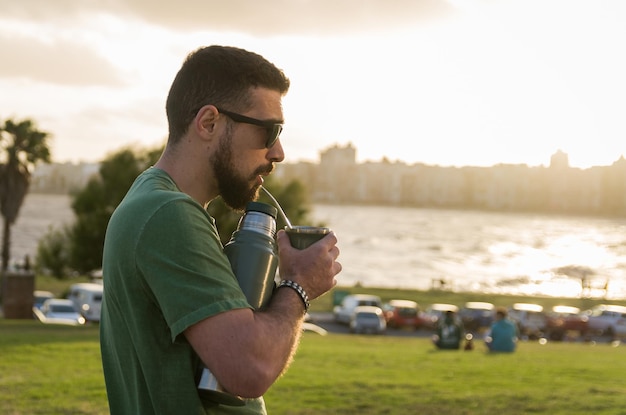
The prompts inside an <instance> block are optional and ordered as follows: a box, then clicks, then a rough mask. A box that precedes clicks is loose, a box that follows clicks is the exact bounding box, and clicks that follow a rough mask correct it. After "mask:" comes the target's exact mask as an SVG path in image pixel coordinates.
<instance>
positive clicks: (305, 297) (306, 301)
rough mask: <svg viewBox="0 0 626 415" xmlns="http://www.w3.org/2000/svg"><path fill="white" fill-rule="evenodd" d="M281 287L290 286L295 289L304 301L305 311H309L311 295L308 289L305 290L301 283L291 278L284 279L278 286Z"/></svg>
mask: <svg viewBox="0 0 626 415" xmlns="http://www.w3.org/2000/svg"><path fill="white" fill-rule="evenodd" d="M280 287H289V288H291V289H293V290H295V292H297V293H298V295H299V296H300V299H301V300H302V302H303V303H304V312H305V313H306V312H307V311H309V307H310V306H311V303H309V296H308V295H306V291H304V288H302V286H301V285H300V284H298V283H297V282H294V281H291V280H282V281H281V282H280V284H278V288H280Z"/></svg>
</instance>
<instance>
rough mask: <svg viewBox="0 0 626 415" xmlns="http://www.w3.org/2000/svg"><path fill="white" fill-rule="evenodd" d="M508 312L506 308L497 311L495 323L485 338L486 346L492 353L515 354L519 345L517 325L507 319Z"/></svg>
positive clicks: (499, 308)
mask: <svg viewBox="0 0 626 415" xmlns="http://www.w3.org/2000/svg"><path fill="white" fill-rule="evenodd" d="M507 314H508V313H507V311H506V308H504V307H498V308H497V309H496V316H495V322H494V323H493V324H492V325H491V330H490V332H489V334H487V337H485V344H486V345H487V348H488V349H489V351H490V352H509V353H510V352H513V351H515V346H516V345H517V339H518V337H519V333H518V330H517V325H516V324H515V323H514V322H513V321H511V320H510V319H508V318H507Z"/></svg>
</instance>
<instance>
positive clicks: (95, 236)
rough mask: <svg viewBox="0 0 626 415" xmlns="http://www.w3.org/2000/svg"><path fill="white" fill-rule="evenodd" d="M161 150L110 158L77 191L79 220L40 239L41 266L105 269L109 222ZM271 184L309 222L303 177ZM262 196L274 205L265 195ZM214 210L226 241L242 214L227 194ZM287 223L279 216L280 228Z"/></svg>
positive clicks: (298, 220) (291, 212) (296, 218)
mask: <svg viewBox="0 0 626 415" xmlns="http://www.w3.org/2000/svg"><path fill="white" fill-rule="evenodd" d="M161 151H162V149H155V150H152V151H150V152H144V153H141V154H140V153H137V152H133V151H132V150H130V149H124V150H121V151H119V152H117V153H115V154H113V155H111V156H110V157H108V158H107V159H105V160H104V161H103V162H102V164H101V167H100V170H99V175H98V176H96V177H94V178H92V179H91V180H90V181H89V182H88V183H87V185H86V186H85V187H84V188H83V189H81V190H80V191H78V192H76V193H74V194H73V195H72V197H73V200H72V210H73V211H74V213H75V215H76V221H75V222H74V223H73V224H71V225H70V226H69V227H68V228H66V229H65V230H64V231H55V230H51V231H50V232H49V234H48V235H47V236H45V237H44V238H42V240H41V241H40V242H39V246H38V250H37V266H38V267H40V268H43V269H48V270H49V271H50V272H51V273H53V274H57V275H56V276H58V277H62V275H63V274H64V273H65V272H66V269H71V270H74V271H78V272H80V273H87V272H90V271H93V270H96V269H99V268H100V267H101V266H102V250H103V247H104V236H105V233H106V227H107V224H108V223H109V219H110V218H111V215H112V214H113V211H114V210H115V208H116V207H117V205H118V204H119V203H120V202H121V200H122V198H123V197H124V195H125V194H126V192H127V191H128V189H129V188H130V186H131V184H132V183H133V181H134V180H135V178H136V177H137V176H138V175H139V174H140V173H141V171H143V170H144V169H145V168H147V167H148V166H150V165H153V164H154V163H155V162H156V160H157V159H158V156H159V155H160V153H161ZM265 186H266V188H267V189H268V190H270V192H272V194H273V195H274V197H276V198H277V199H278V200H279V201H280V203H281V205H282V206H283V208H284V209H285V211H286V213H287V216H288V217H289V219H290V221H291V222H292V223H294V224H308V222H307V219H306V217H307V215H308V212H309V210H310V208H309V202H308V197H307V190H306V188H305V187H304V186H303V185H302V184H301V183H300V182H297V181H292V182H289V183H288V184H287V185H285V186H282V185H281V184H279V183H278V182H277V181H275V179H273V178H270V179H268V180H267V181H266V184H265ZM259 201H262V202H265V203H268V204H272V203H271V202H270V201H269V200H268V199H267V196H265V195H263V194H262V195H261V198H260V199H259ZM208 211H209V213H210V214H211V215H212V216H213V217H214V218H215V220H216V223H217V227H218V231H219V234H220V239H221V240H222V242H223V243H226V242H227V241H228V240H229V239H230V236H231V234H232V233H233V232H234V230H235V229H236V228H237V224H238V222H239V219H240V218H241V214H240V213H237V212H234V211H233V210H232V209H230V208H229V207H228V206H226V205H225V204H224V202H223V201H222V199H221V198H217V199H215V200H214V201H213V202H211V204H210V206H209V209H208ZM284 226H285V223H283V222H282V220H281V219H280V217H279V218H278V220H277V227H278V228H279V229H280V228H282V227H284ZM62 240H64V242H62ZM60 247H64V249H60ZM59 274H60V275H59Z"/></svg>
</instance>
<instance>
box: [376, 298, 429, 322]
mask: <svg viewBox="0 0 626 415" xmlns="http://www.w3.org/2000/svg"><path fill="white" fill-rule="evenodd" d="M383 311H384V313H385V320H386V321H387V327H392V328H401V327H408V328H413V329H419V328H420V327H421V326H422V325H423V321H422V318H421V313H420V307H419V304H417V303H416V302H415V301H411V300H391V301H389V302H388V303H387V304H385V305H384V307H383Z"/></svg>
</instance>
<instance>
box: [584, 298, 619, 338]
mask: <svg viewBox="0 0 626 415" xmlns="http://www.w3.org/2000/svg"><path fill="white" fill-rule="evenodd" d="M585 314H586V315H587V316H588V317H589V320H588V322H587V327H588V328H589V331H590V332H592V333H594V332H595V333H599V334H607V335H609V336H614V335H617V336H626V307H624V306H621V305H612V304H600V305H597V306H595V307H592V308H591V309H590V310H587V311H585Z"/></svg>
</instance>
